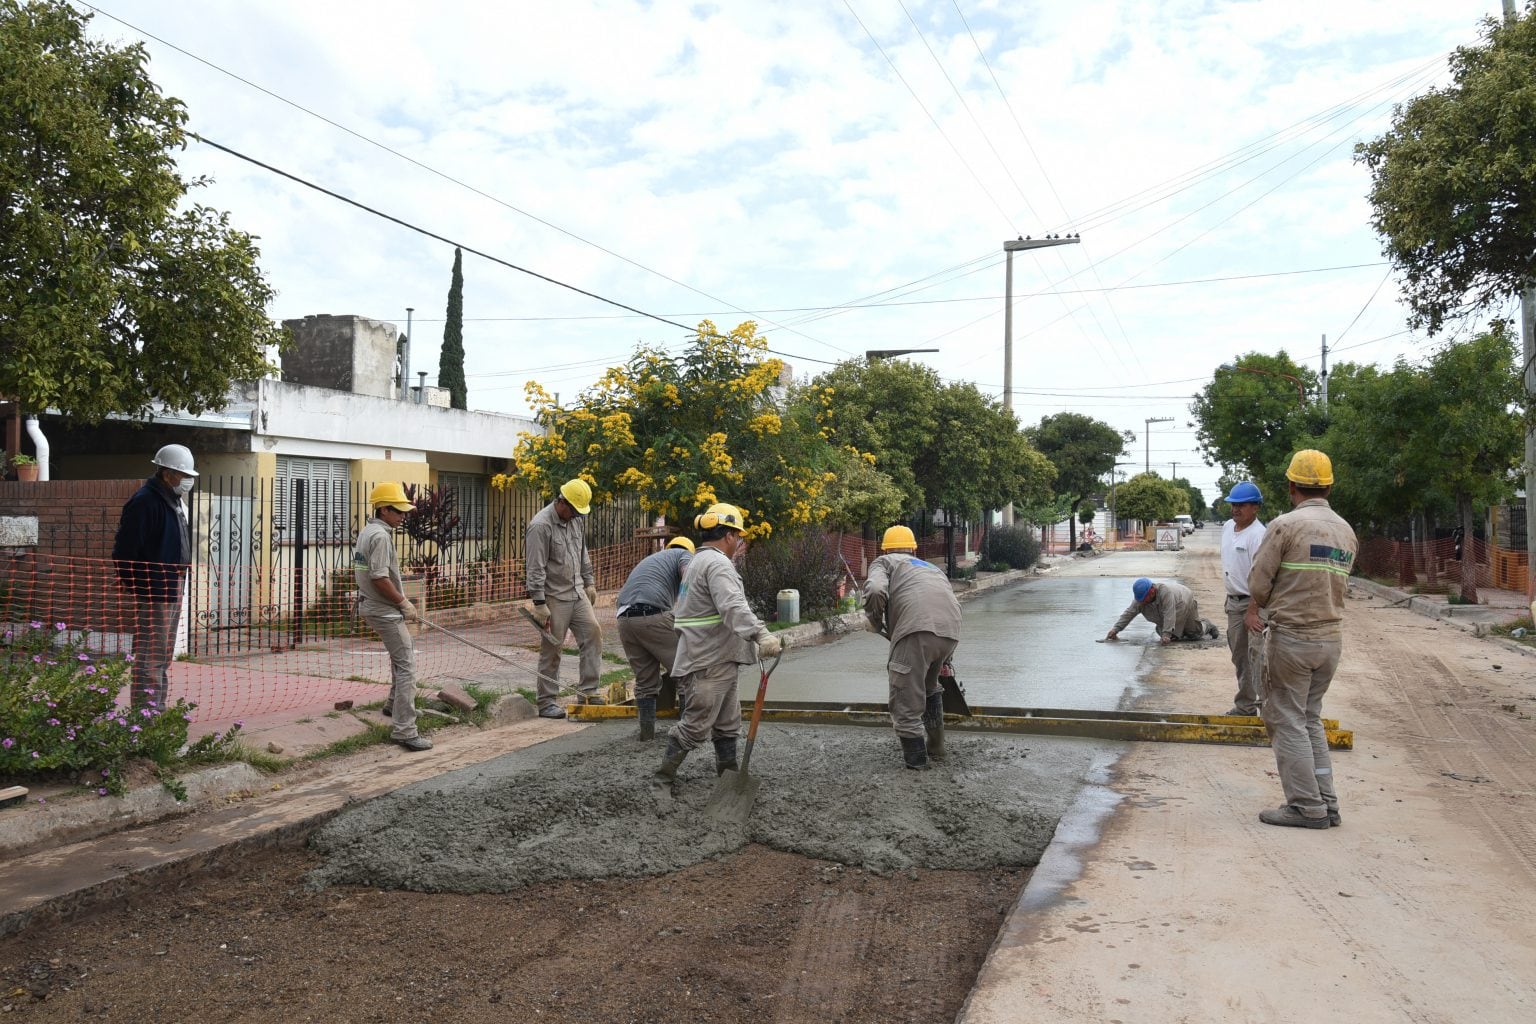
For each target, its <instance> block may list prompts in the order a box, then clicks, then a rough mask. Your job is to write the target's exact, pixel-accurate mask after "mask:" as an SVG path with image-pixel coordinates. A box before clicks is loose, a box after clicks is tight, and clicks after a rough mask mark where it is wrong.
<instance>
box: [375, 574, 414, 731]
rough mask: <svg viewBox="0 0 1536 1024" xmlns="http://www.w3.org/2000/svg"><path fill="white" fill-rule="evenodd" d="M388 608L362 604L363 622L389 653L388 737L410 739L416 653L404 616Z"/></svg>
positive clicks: (412, 723) (412, 720)
mask: <svg viewBox="0 0 1536 1024" xmlns="http://www.w3.org/2000/svg"><path fill="white" fill-rule="evenodd" d="M386 608H389V606H388V605H380V604H375V603H373V602H371V601H365V602H364V603H363V607H362V612H363V621H364V622H366V623H368V625H369V626H370V627H371V628H372V629H373V631H374V632H375V633H377V634H379V639H380V640H382V641H384V649H385V650H386V651H388V652H389V706H390V712H391V715H390V727H389V738H390V739H393V740H408V739H411V738H412V737H414V736H415V735H416V651H415V649H414V648H413V647H412V645H411V631H410V630H409V629H408V628H406V625H405V616H404V615H402V614H400V613H399V612H398V611H395V610H394V609H389V610H388V611H385V610H384V609H386Z"/></svg>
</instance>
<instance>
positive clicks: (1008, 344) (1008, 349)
mask: <svg viewBox="0 0 1536 1024" xmlns="http://www.w3.org/2000/svg"><path fill="white" fill-rule="evenodd" d="M1082 240H1083V239H1082V236H1081V235H1067V236H1066V237H1065V238H1063V237H1062V236H1061V235H1046V236H1045V237H1044V238H1034V237H1030V238H1016V239H1014V240H1013V241H1011V242H1004V243H1003V253H1004V254H1005V255H1006V256H1007V257H1008V270H1007V272H1006V283H1005V285H1004V300H1003V408H1004V409H1007V410H1009V411H1010V412H1011V411H1012V410H1013V254H1014V253H1016V252H1021V251H1023V250H1025V249H1048V248H1050V247H1051V246H1053V245H1076V244H1077V243H1078V242H1081V241H1082ZM1003 525H1004V526H1012V525H1013V502H1011V501H1010V502H1009V503H1008V507H1007V508H1005V509H1003Z"/></svg>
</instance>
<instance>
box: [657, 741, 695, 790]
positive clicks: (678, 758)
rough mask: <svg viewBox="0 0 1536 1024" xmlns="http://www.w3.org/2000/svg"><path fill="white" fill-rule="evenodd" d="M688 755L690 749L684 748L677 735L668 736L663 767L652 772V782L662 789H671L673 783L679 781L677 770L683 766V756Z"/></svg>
mask: <svg viewBox="0 0 1536 1024" xmlns="http://www.w3.org/2000/svg"><path fill="white" fill-rule="evenodd" d="M687 756H688V751H686V750H684V749H683V744H682V741H681V740H679V739H678V738H677V737H676V736H673V735H668V736H667V752H666V753H665V754H664V755H662V758H661V767H659V768H657V769H656V771H655V772H653V773H652V774H651V783H652V784H653V785H655V786H658V787H660V788H662V789H671V788H672V783H674V782H676V781H677V770H678V768H680V767H682V764H683V758H685V757H687Z"/></svg>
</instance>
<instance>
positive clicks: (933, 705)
mask: <svg viewBox="0 0 1536 1024" xmlns="http://www.w3.org/2000/svg"><path fill="white" fill-rule="evenodd" d="M923 731H924V732H926V733H927V734H928V756H929V757H931V758H933V759H934V760H935V761H942V760H944V692H943V691H942V690H940V691H939V692H938V693H930V694H929V695H928V706H927V707H925V708H923Z"/></svg>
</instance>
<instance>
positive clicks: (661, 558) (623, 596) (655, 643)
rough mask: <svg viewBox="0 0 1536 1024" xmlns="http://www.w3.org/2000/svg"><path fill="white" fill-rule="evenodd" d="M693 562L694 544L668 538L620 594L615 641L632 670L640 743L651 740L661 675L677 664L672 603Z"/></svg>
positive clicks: (639, 566)
mask: <svg viewBox="0 0 1536 1024" xmlns="http://www.w3.org/2000/svg"><path fill="white" fill-rule="evenodd" d="M692 558H693V541H691V540H689V539H688V538H687V537H673V538H672V539H671V540H670V541H668V542H667V546H666V547H664V548H662V549H661V550H660V551H657V552H655V553H654V554H650V555H646V556H645V557H644V558H642V559H640V562H639V564H637V565H636V566H635V567H634V568H633V569H632V570H630V573H629V578H628V579H626V580H625V581H624V586H623V587H621V588H620V589H619V598H618V600H619V640H621V641H622V642H623V644H624V656H625V657H626V658H628V659H629V667H630V668H632V669H634V671H635V712H636V714H637V716H638V717H639V719H640V738H641V739H642V740H649V739H652V738H654V737H655V735H656V695H657V694H659V693H660V692H661V674H662V672H669V673H670V672H671V671H672V666H673V665H674V664H676V662H677V630H676V629H674V628H673V626H672V602H673V601H675V600H677V591H678V588H679V587H681V586H682V582H683V573H684V571H685V570H687V568H688V562H689V561H690V560H691V559H692Z"/></svg>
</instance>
